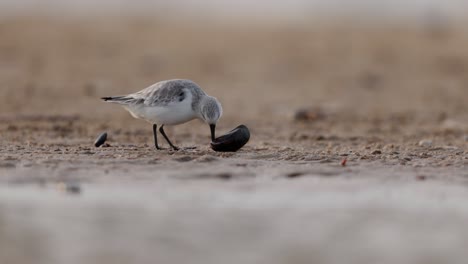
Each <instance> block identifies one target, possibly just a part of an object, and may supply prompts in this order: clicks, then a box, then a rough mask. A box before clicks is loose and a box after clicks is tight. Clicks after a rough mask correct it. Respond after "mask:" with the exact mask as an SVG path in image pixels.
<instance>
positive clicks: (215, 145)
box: [211, 125, 250, 152]
mask: <svg viewBox="0 0 468 264" xmlns="http://www.w3.org/2000/svg"><path fill="white" fill-rule="evenodd" d="M249 139H250V132H249V129H248V128H247V127H246V126H244V125H240V126H238V127H236V128H234V129H233V130H231V131H229V133H227V134H226V135H223V136H220V137H217V138H215V140H214V141H212V142H211V148H212V149H213V150H214V151H221V152H235V151H238V150H239V149H240V148H242V147H243V146H244V145H245V144H246V143H247V142H248V141H249Z"/></svg>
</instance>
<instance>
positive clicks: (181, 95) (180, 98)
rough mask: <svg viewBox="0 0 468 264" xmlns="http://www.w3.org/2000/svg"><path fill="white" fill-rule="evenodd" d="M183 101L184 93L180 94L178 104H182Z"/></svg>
mask: <svg viewBox="0 0 468 264" xmlns="http://www.w3.org/2000/svg"><path fill="white" fill-rule="evenodd" d="M184 99H185V93H184V92H181V93H180V94H179V102H182V101H183V100H184Z"/></svg>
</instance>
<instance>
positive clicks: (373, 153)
mask: <svg viewBox="0 0 468 264" xmlns="http://www.w3.org/2000/svg"><path fill="white" fill-rule="evenodd" d="M371 154H372V155H380V154H382V151H380V150H378V149H377V150H374V151H372V153H371Z"/></svg>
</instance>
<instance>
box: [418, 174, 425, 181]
mask: <svg viewBox="0 0 468 264" xmlns="http://www.w3.org/2000/svg"><path fill="white" fill-rule="evenodd" d="M416 180H418V181H424V180H426V176H424V175H418V176H416Z"/></svg>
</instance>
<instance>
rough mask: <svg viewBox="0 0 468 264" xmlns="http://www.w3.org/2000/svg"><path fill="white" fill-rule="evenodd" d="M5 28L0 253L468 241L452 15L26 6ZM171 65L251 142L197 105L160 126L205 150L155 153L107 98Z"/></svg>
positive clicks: (402, 255) (394, 246) (213, 252)
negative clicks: (224, 13) (261, 14)
mask: <svg viewBox="0 0 468 264" xmlns="http://www.w3.org/2000/svg"><path fill="white" fill-rule="evenodd" d="M0 38H1V39H2V42H1V43H0V58H1V59H0V87H1V89H0V100H1V101H0V102H1V103H0V111H1V114H0V121H1V122H0V135H1V137H0V262H2V263H3V262H5V263H83V262H86V263H128V262H138V263H154V262H159V263H167V262H172V263H174V262H183V261H185V262H186V261H190V262H194V263H220V262H223V263H239V262H243V263H310V262H311V261H314V262H326V263H343V262H346V263H367V262H372V263H375V262H379V263H441V262H444V263H447V262H451V263H462V262H463V261H464V260H465V259H466V250H465V249H464V245H466V241H467V237H468V236H467V234H465V233H466V232H465V231H464V230H465V229H466V228H465V227H464V225H465V223H466V222H467V220H468V207H467V205H466V203H465V201H466V198H468V189H467V186H468V182H467V179H468V170H467V165H468V139H467V135H468V125H467V124H468V111H467V110H468V109H467V103H466V102H467V100H468V48H467V47H468V33H467V32H466V31H465V30H463V28H461V27H459V26H458V25H446V26H444V27H437V28H433V27H431V26H429V25H411V26H401V27H399V26H395V25H394V26H388V25H387V26H384V25H381V26H378V27H377V26H375V27H369V26H364V25H360V26H353V25H350V24H340V23H324V24H311V25H307V24H301V25H295V26H294V27H293V26H292V25H289V26H288V25H284V26H277V25H275V26H268V25H256V26H248V27H247V26H245V25H243V24H239V25H232V24H231V25H229V24H228V25H219V24H206V23H202V22H200V23H199V24H197V23H185V22H184V21H165V20H156V19H133V18H126V19H123V18H118V19H116V18H114V19H112V18H102V19H89V20H87V21H83V20H73V21H72V20H68V21H60V20H56V19H46V18H31V19H25V18H23V19H19V18H18V19H10V20H5V21H2V22H1V24H0ZM171 78H188V79H192V80H194V81H196V82H197V83H198V84H200V85H201V86H202V87H203V88H204V89H205V90H206V91H207V93H209V94H212V95H214V96H216V97H217V98H218V99H219V100H220V101H221V102H222V104H223V108H224V116H223V118H222V119H221V122H220V124H219V125H218V135H220V134H223V133H225V132H227V131H229V130H231V129H232V128H234V127H235V126H237V125H238V124H246V125H247V126H248V127H249V128H250V130H251V140H250V142H249V143H248V144H247V145H246V146H245V147H244V148H242V149H241V150H240V151H238V152H236V153H217V152H214V151H212V150H211V149H210V148H209V127H208V126H207V125H205V124H202V123H201V122H199V121H192V122H191V123H189V124H185V125H181V126H177V127H174V128H173V129H168V134H169V136H170V138H171V139H173V141H175V143H176V144H177V145H179V146H181V147H192V146H195V147H196V148H195V149H191V150H188V149H186V150H181V151H177V152H174V151H171V150H163V151H156V150H155V149H154V148H153V147H152V144H153V143H152V131H151V126H150V125H149V124H146V123H144V122H143V121H138V120H134V119H132V118H131V117H130V116H129V114H128V113H126V112H125V111H124V110H123V109H121V108H120V107H118V106H115V105H110V104H105V103H103V102H101V101H100V100H99V97H101V96H109V95H118V94H125V93H129V92H134V91H137V90H140V89H142V88H144V87H146V86H148V85H150V84H152V83H154V82H156V81H159V80H164V79H171ZM301 109H308V111H309V114H308V115H307V116H308V117H309V119H306V120H296V119H295V114H296V112H297V111H298V110H301ZM103 131H107V132H108V134H109V138H108V140H107V143H108V144H109V145H108V146H107V147H100V148H95V147H94V146H93V142H94V140H95V138H96V137H97V135H98V134H99V133H101V132H103ZM164 146H165V147H167V145H164ZM344 159H346V164H345V166H342V163H343V160H344ZM25 252H27V253H25Z"/></svg>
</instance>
